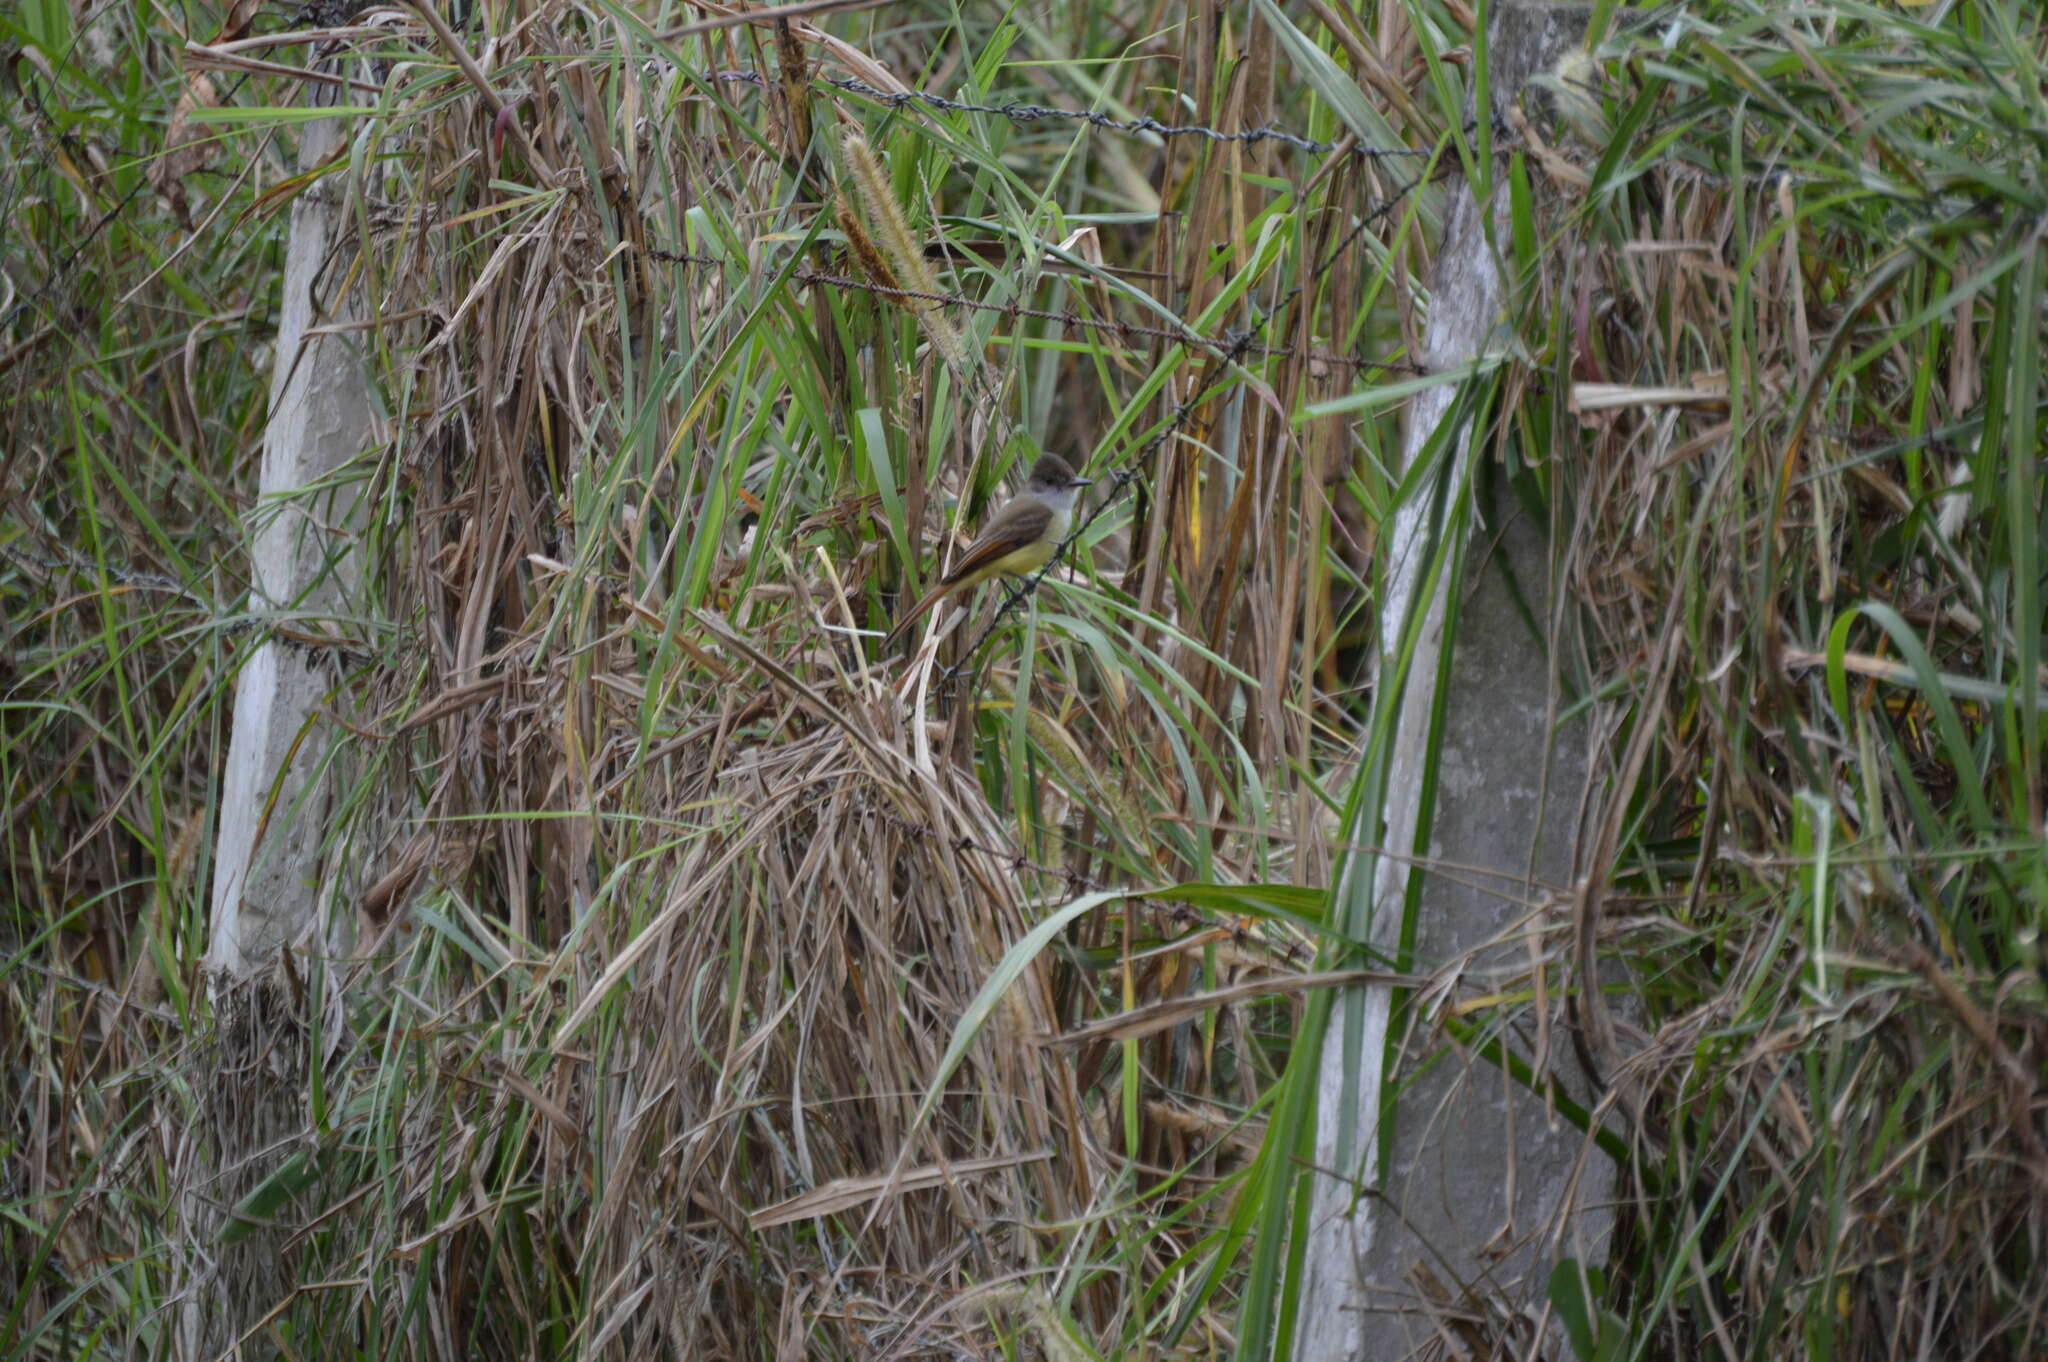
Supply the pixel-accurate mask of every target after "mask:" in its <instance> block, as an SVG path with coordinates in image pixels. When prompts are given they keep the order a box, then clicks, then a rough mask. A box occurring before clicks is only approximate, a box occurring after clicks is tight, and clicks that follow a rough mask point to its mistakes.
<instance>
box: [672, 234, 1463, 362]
mask: <svg viewBox="0 0 2048 1362" xmlns="http://www.w3.org/2000/svg"><path fill="white" fill-rule="evenodd" d="M646 250H647V254H648V255H649V256H651V257H653V258H654V259H656V260H660V261H662V262H664V263H667V264H675V265H709V266H718V267H724V266H728V265H731V264H732V263H733V262H732V261H731V260H730V259H729V258H727V257H723V256H715V255H696V254H693V253H691V252H688V251H669V250H663V249H662V248H660V247H658V246H649V247H647V248H646ZM788 277H789V278H790V279H792V280H794V281H795V282H797V283H799V284H807V285H819V286H822V287H826V288H845V289H857V290H859V291H861V292H863V293H873V294H879V295H880V296H882V297H885V298H908V299H915V300H917V301H919V302H929V303H941V304H945V305H947V306H951V307H964V308H970V309H972V310H974V311H977V312H1000V313H1002V314H1003V315H1004V316H1006V317H1011V318H1016V319H1019V320H1024V319H1029V320H1032V321H1044V322H1055V323H1058V324H1059V325H1061V326H1071V327H1077V328H1079V329H1082V330H1088V331H1107V332H1110V333H1112V334H1114V335H1119V336H1143V337H1147V338H1149V339H1155V340H1166V341H1174V342H1177V343H1179V344H1181V345H1186V346H1190V347H1193V348H1196V349H1201V350H1207V351H1209V352H1210V353H1212V354H1216V353H1221V352H1223V351H1224V350H1228V349H1233V348H1237V349H1239V353H1240V357H1242V355H1245V354H1255V355H1258V356H1260V357H1262V358H1265V357H1273V356H1279V357H1284V358H1289V359H1299V360H1305V361H1308V362H1310V363H1316V364H1342V365H1347V366H1349V367H1351V368H1354V369H1385V370H1390V371H1392V372H1396V373H1414V374H1419V373H1421V372H1422V369H1421V367H1420V366H1418V365H1415V364H1411V363H1409V362H1408V361H1406V360H1398V359H1360V358H1358V357H1357V356H1355V355H1341V354H1338V353H1337V352H1336V351H1334V350H1302V349H1297V348H1295V347H1292V346H1285V345H1266V344H1263V343H1249V344H1244V345H1242V346H1240V345H1239V341H1238V338H1237V337H1236V336H1235V335H1230V336H1220V337H1219V336H1205V335H1203V334H1202V333H1201V332H1199V331H1196V330H1194V329H1193V328H1191V327H1185V326H1148V325H1146V324H1145V323H1143V322H1124V321H1116V320H1113V319H1105V318H1101V317H1083V316H1081V315H1080V314H1079V313H1076V312H1060V311H1056V310H1054V309H1051V308H1042V307H1025V306H1024V305H1023V304H1021V303H1019V302H1016V301H1015V300H1014V299H1013V300H1012V301H1010V302H995V301H992V300H990V299H987V298H972V297H969V296H967V295H966V294H962V293H931V292H928V291H925V290H922V289H913V288H902V287H900V286H898V285H895V284H878V283H876V282H875V281H874V280H872V279H856V278H854V277H853V276H851V275H845V274H832V273H830V272H828V271H824V270H812V269H801V268H800V269H795V270H791V271H790V272H789V276H788ZM1247 334H1256V331H1253V332H1250V333H1247Z"/></svg>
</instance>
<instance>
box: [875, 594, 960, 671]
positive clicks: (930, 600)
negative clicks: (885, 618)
mask: <svg viewBox="0 0 2048 1362" xmlns="http://www.w3.org/2000/svg"><path fill="white" fill-rule="evenodd" d="M953 586H954V583H953V582H952V581H950V580H948V581H943V582H940V583H939V584H938V585H937V586H934V587H933V588H932V589H931V590H930V591H927V592H925V593H924V595H922V596H920V597H918V599H917V604H916V605H913V606H911V607H910V609H909V611H908V612H907V613H906V614H905V615H904V616H903V618H902V619H899V620H897V621H896V627H895V628H893V629H891V630H890V631H889V637H887V638H885V639H883V640H882V651H883V652H885V653H889V652H894V651H895V650H896V644H897V643H898V642H899V641H900V640H901V639H902V638H903V636H904V635H905V634H906V633H908V632H910V626H911V625H913V624H915V623H917V622H918V621H919V620H920V619H923V618H924V614H925V612H926V611H927V610H930V609H931V608H932V607H933V606H935V605H937V604H938V603H939V602H940V601H942V600H944V599H945V598H946V596H947V594H948V593H950V592H951V591H952V590H953Z"/></svg>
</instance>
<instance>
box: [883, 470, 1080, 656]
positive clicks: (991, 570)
mask: <svg viewBox="0 0 2048 1362" xmlns="http://www.w3.org/2000/svg"><path fill="white" fill-rule="evenodd" d="M1090 481H1091V479H1088V478H1077V477H1075V476H1074V470H1073V469H1072V468H1070V467H1069V466H1068V465H1067V461H1066V460H1065V459H1062V458H1061V457H1060V456H1059V455H1057V454H1041V455H1039V456H1038V462H1037V463H1035V464H1032V465H1031V476H1030V477H1028V478H1026V479H1025V480H1024V490H1023V491H1021V492H1019V493H1018V494H1017V495H1016V496H1014V497H1011V498H1010V499H1009V500H1008V501H1006V502H1004V503H1003V506H1002V509H1001V510H999V511H997V512H996V513H995V514H994V515H992V516H990V517H989V519H988V523H987V524H986V525H984V526H982V530H981V534H980V536H979V537H977V538H976V539H975V541H974V542H973V543H972V544H970V545H968V546H967V552H965V553H963V554H961V555H960V560H959V561H958V562H956V563H954V564H953V570H952V571H951V572H949V573H947V574H946V575H945V576H944V577H942V578H940V579H939V583H938V585H937V586H934V587H933V588H932V589H931V590H930V591H927V592H925V593H924V595H923V596H922V597H920V598H919V599H918V602H917V604H916V605H913V606H911V607H910V612H909V613H908V614H906V615H905V616H904V617H903V618H902V619H900V620H898V621H896V627H895V628H894V629H891V630H890V631H889V637H888V638H887V639H886V640H885V641H884V642H883V644H882V647H883V648H884V649H887V648H890V647H893V646H894V645H895V643H896V640H897V639H899V638H901V637H903V631H904V630H906V629H908V628H909V627H910V626H911V625H913V624H915V623H916V622H917V621H918V619H919V618H920V617H921V616H922V615H923V614H924V612H925V611H927V610H929V609H931V608H932V607H933V606H935V605H937V604H938V603H939V602H940V601H942V600H944V599H945V598H946V597H948V596H950V595H952V594H953V593H954V592H956V591H964V590H966V589H967V588H969V587H974V586H979V585H980V584H981V583H983V582H985V581H987V580H988V579H989V578H991V577H993V576H995V575H997V574H998V573H1005V572H1006V573H1009V574H1011V575H1012V576H1019V577H1021V576H1023V575H1025V574H1026V573H1031V572H1036V571H1038V569H1040V568H1042V567H1044V566H1045V564H1046V560H1048V559H1049V558H1051V557H1052V553H1053V550H1054V549H1056V548H1058V547H1059V545H1060V541H1061V540H1062V539H1064V538H1066V537H1067V527H1068V526H1069V525H1071V524H1073V521H1074V498H1075V496H1076V495H1078V494H1079V493H1080V490H1081V489H1082V488H1083V487H1086V486H1087V485H1088V484H1089V482H1090Z"/></svg>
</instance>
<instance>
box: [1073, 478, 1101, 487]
mask: <svg viewBox="0 0 2048 1362" xmlns="http://www.w3.org/2000/svg"><path fill="white" fill-rule="evenodd" d="M1094 481H1095V479H1093V478H1068V479H1067V486H1069V487H1086V486H1088V485H1089V484H1090V483H1092V482H1094Z"/></svg>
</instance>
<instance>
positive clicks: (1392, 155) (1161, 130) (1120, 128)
mask: <svg viewBox="0 0 2048 1362" xmlns="http://www.w3.org/2000/svg"><path fill="white" fill-rule="evenodd" d="M713 78H714V79H717V80H721V81H726V82H729V83H732V84H740V85H758V86H761V87H762V88H764V89H765V88H766V87H767V84H768V81H767V78H766V77H764V76H763V75H762V74H761V73H760V72H759V71H750V70H740V71H719V72H716V73H714V77H713ZM819 79H820V80H822V81H824V82H825V84H827V85H831V86H834V87H836V88H838V89H841V90H844V91H846V92H847V93H848V94H855V95H861V96H863V97H865V98H867V99H872V100H874V101H875V102H876V103H878V104H885V105H887V106H888V107H889V108H892V109H901V108H903V107H904V106H905V105H909V104H919V105H922V106H924V107H925V108H928V109H938V110H941V111H943V112H945V113H972V114H994V115H996V116H997V117H1001V118H1007V119H1009V120H1010V121H1011V122H1012V123H1039V122H1049V121H1062V122H1071V123H1086V124H1088V125H1089V126H1090V127H1092V128H1100V129H1102V130H1103V131H1104V132H1120V133H1125V134H1129V135H1133V136H1136V135H1143V134H1148V133H1149V134H1151V135H1152V136H1155V137H1160V138H1175V137H1199V138H1202V139H1203V140H1205V141H1209V142H1238V143H1242V144H1244V145H1247V146H1249V145H1252V144H1255V143H1258V142H1278V143H1280V144H1281V145H1282V146H1289V147H1293V148H1294V149H1295V150H1297V151H1306V152H1312V153H1314V154H1316V155H1318V156H1327V155H1329V154H1330V153H1331V152H1334V151H1338V150H1342V151H1343V152H1344V153H1345V154H1346V155H1348V156H1356V157H1358V158H1360V159H1361V160H1387V159H1398V158H1406V157H1416V158H1427V157H1429V156H1433V155H1435V153H1434V152H1431V151H1423V150H1418V149H1417V148H1415V147H1375V146H1368V145H1365V144H1363V143H1357V142H1318V141H1317V140H1315V139H1314V138H1313V137H1303V136H1302V135H1301V134H1300V133H1294V132H1288V131H1287V130H1286V129H1285V128H1269V127H1257V128H1246V129H1244V130H1242V131H1240V132H1224V131H1223V130H1221V129H1220V128H1211V127H1207V126H1205V125H1203V124H1200V123H1162V122H1160V121H1159V120H1158V119H1156V118H1152V117H1150V116H1144V115H1141V116H1139V117H1137V118H1111V117H1110V116H1109V115H1108V114H1106V113H1103V112H1101V111H1100V110H1098V109H1062V108H1058V107H1056V106H1053V105H1048V104H1025V103H1023V102H1021V101H1018V100H1011V101H1010V102H1008V103H1006V104H975V103H971V102H968V101H965V100H958V99H948V98H946V96H944V95H939V94H933V93H932V92H931V91H929V90H883V89H879V88H877V87H875V86H873V85H870V84H868V83H867V82H866V81H864V80H857V79H855V78H854V77H852V76H821V77H819Z"/></svg>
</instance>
